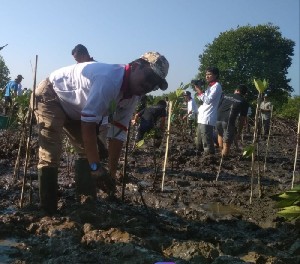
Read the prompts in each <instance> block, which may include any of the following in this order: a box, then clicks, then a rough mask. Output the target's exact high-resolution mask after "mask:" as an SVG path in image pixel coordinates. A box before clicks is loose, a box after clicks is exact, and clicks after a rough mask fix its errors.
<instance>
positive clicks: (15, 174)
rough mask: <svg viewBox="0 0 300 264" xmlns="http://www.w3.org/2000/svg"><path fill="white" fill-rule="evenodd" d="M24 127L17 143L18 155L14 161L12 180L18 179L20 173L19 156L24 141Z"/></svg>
mask: <svg viewBox="0 0 300 264" xmlns="http://www.w3.org/2000/svg"><path fill="white" fill-rule="evenodd" d="M25 130H26V128H25V127H24V130H23V131H22V133H21V138H20V143H19V149H18V155H17V159H16V163H15V168H14V177H13V178H14V181H16V180H18V179H19V174H20V170H19V169H20V158H21V149H22V147H23V144H24V143H25V138H26V132H25Z"/></svg>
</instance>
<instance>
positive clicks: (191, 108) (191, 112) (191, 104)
mask: <svg viewBox="0 0 300 264" xmlns="http://www.w3.org/2000/svg"><path fill="white" fill-rule="evenodd" d="M187 112H188V118H189V119H195V118H196V115H197V114H198V106H197V104H196V102H195V99H194V98H191V99H190V100H189V101H188V103H187Z"/></svg>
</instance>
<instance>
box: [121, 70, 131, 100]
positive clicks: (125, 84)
mask: <svg viewBox="0 0 300 264" xmlns="http://www.w3.org/2000/svg"><path fill="white" fill-rule="evenodd" d="M130 72H131V69H130V65H129V64H127V65H125V72H124V76H123V83H122V86H121V91H122V92H123V98H122V99H129V98H131V97H132V95H131V94H130V92H129V76H130Z"/></svg>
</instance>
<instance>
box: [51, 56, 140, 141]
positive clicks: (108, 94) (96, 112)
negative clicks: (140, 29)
mask: <svg viewBox="0 0 300 264" xmlns="http://www.w3.org/2000/svg"><path fill="white" fill-rule="evenodd" d="M126 68H127V70H129V67H126V65H119V64H104V63H99V62H85V63H78V64H74V65H71V66H68V67H64V68H61V69H58V70H56V71H54V72H53V73H51V75H50V77H49V80H50V82H51V83H52V84H53V89H54V91H55V92H56V94H57V96H58V98H59V100H60V103H61V106H62V108H63V109H64V111H65V112H66V114H67V115H68V117H69V118H70V119H73V120H82V121H84V122H95V123H99V122H100V121H101V120H102V118H103V117H105V116H108V115H110V116H112V117H113V121H112V122H113V124H115V125H112V126H111V128H110V131H109V133H108V136H109V137H114V138H117V139H120V140H122V141H124V140H126V130H127V127H128V125H129V121H130V119H131V117H132V114H133V112H134V110H135V106H136V103H137V101H138V98H139V97H138V96H133V97H130V98H126V99H125V98H123V94H124V93H126V89H127V88H126V87H128V85H123V86H122V84H123V83H124V82H125V83H128V76H127V78H126V75H127V74H126ZM124 75H125V77H124ZM121 87H123V88H122V89H121ZM124 87H125V88H124Z"/></svg>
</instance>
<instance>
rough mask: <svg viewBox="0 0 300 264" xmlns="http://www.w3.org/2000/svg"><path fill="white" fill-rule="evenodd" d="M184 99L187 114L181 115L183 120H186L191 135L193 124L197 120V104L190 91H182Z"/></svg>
mask: <svg viewBox="0 0 300 264" xmlns="http://www.w3.org/2000/svg"><path fill="white" fill-rule="evenodd" d="M183 96H184V100H185V102H186V103H187V114H186V115H184V116H183V118H182V119H183V120H187V123H188V125H189V128H190V135H191V136H192V135H193V131H194V126H195V125H196V122H197V114H198V105H197V104H196V102H195V99H194V98H192V95H191V92H189V91H185V92H184V93H183Z"/></svg>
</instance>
